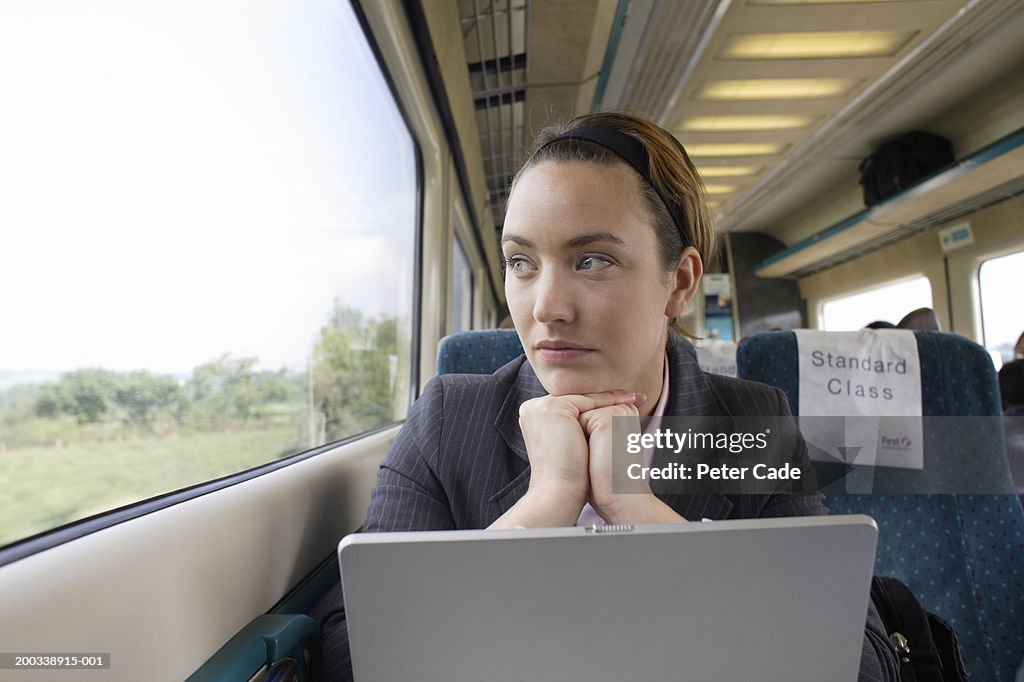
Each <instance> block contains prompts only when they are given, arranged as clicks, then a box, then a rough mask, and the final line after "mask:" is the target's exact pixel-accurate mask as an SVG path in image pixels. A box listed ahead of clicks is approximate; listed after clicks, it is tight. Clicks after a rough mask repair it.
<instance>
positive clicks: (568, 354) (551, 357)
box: [537, 347, 594, 362]
mask: <svg viewBox="0 0 1024 682" xmlns="http://www.w3.org/2000/svg"><path fill="white" fill-rule="evenodd" d="M537 352H538V353H540V356H541V357H542V358H544V359H545V360H547V361H548V362H569V361H571V360H576V359H578V358H581V357H583V356H584V355H587V354H588V353H593V352H594V351H592V350H590V349H589V348H548V347H544V348H538V349H537Z"/></svg>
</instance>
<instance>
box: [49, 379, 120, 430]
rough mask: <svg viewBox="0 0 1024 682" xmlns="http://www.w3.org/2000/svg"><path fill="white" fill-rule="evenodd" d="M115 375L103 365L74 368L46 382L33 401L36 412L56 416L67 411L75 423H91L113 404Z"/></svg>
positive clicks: (106, 412) (102, 416)
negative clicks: (102, 366) (51, 381)
mask: <svg viewBox="0 0 1024 682" xmlns="http://www.w3.org/2000/svg"><path fill="white" fill-rule="evenodd" d="M118 384H119V378H118V375H117V374H116V373H115V372H111V371H110V370H107V369H95V368H91V369H78V370H75V371H73V372H67V373H66V374H62V375H61V377H60V379H59V380H58V381H57V382H56V383H52V384H47V385H45V386H44V387H43V389H42V391H41V392H40V396H39V400H38V401H37V402H36V414H38V415H39V416H41V417H56V416H58V415H60V414H69V415H72V416H74V417H75V419H77V420H78V423H79V424H94V423H96V422H99V421H100V420H102V419H103V418H104V417H105V416H106V415H107V414H108V412H111V411H112V409H113V408H114V404H115V399H114V395H115V393H116V391H117V388H118Z"/></svg>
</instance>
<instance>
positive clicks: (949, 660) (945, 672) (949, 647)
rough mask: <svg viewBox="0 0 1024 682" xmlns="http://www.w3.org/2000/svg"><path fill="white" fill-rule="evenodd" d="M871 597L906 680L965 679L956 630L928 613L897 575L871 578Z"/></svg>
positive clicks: (943, 681) (960, 681)
mask: <svg viewBox="0 0 1024 682" xmlns="http://www.w3.org/2000/svg"><path fill="white" fill-rule="evenodd" d="M871 600H872V601H873V602H874V603H875V607H876V608H877V609H878V615H879V616H881V617H882V623H883V624H884V625H885V631H886V632H887V633H888V634H889V641H890V642H892V644H893V646H895V647H896V654H897V656H898V657H899V665H900V678H901V679H902V680H903V682H965V681H966V680H967V671H966V670H965V669H964V662H963V659H961V657H960V644H959V642H957V639H956V633H955V632H954V631H953V628H952V627H950V625H949V623H947V622H946V621H945V620H943V619H942V618H939V617H938V616H936V615H935V614H934V613H928V612H927V611H925V610H924V608H923V607H922V606H921V604H920V602H918V601H917V597H915V596H914V594H913V592H911V591H910V588H909V587H907V586H906V585H904V584H903V583H902V582H900V581H899V580H897V579H896V578H886V577H880V576H875V577H874V578H872V579H871Z"/></svg>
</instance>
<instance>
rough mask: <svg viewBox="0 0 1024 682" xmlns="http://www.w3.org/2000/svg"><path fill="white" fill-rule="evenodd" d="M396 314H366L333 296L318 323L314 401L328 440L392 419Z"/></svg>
mask: <svg viewBox="0 0 1024 682" xmlns="http://www.w3.org/2000/svg"><path fill="white" fill-rule="evenodd" d="M397 336H398V334H397V322H396V320H395V319H394V318H384V319H383V320H377V319H375V318H366V317H365V316H364V315H363V313H362V312H360V311H358V310H355V309H352V308H348V307H344V306H342V305H340V304H339V303H338V301H335V303H334V311H333V312H332V314H331V318H330V320H329V321H328V323H327V324H326V325H324V326H323V327H322V328H321V329H320V338H319V339H318V340H317V342H316V346H315V348H314V352H313V360H312V378H313V402H314V404H315V405H316V407H317V409H318V411H320V412H321V413H322V414H323V415H324V419H325V431H326V436H327V440H328V441H331V440H337V439H339V438H343V437H345V436H349V435H352V434H354V433H358V432H360V431H365V430H368V429H372V428H376V427H378V426H382V425H384V424H387V423H388V422H390V421H392V419H393V418H394V417H393V410H392V393H393V377H392V370H391V367H392V358H393V357H395V355H396V353H397Z"/></svg>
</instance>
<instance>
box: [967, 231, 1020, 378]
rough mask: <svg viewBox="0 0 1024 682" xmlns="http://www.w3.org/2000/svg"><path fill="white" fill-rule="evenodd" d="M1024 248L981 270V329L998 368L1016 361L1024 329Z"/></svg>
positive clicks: (982, 266) (990, 262) (995, 259)
mask: <svg viewBox="0 0 1024 682" xmlns="http://www.w3.org/2000/svg"><path fill="white" fill-rule="evenodd" d="M1022 271H1024V251H1018V252H1017V253H1012V254H1010V255H1008V256H1001V257H999V258H990V259H989V260H987V261H985V262H984V263H982V264H981V268H980V269H979V270H978V288H979V289H980V290H981V328H982V333H983V334H984V336H985V349H986V350H988V351H989V353H990V354H991V355H992V359H993V360H994V361H996V365H997V367H996V368H997V369H998V368H999V367H1001V366H1002V364H1003V363H1004V362H1009V361H1011V360H1013V348H1014V344H1016V343H1017V339H1018V338H1020V335H1021V333H1022V332H1024V316H1022V315H1021V313H1020V300H1019V297H1020V290H1021V282H1022V281H1024V279H1022V277H1021V272H1022Z"/></svg>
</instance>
